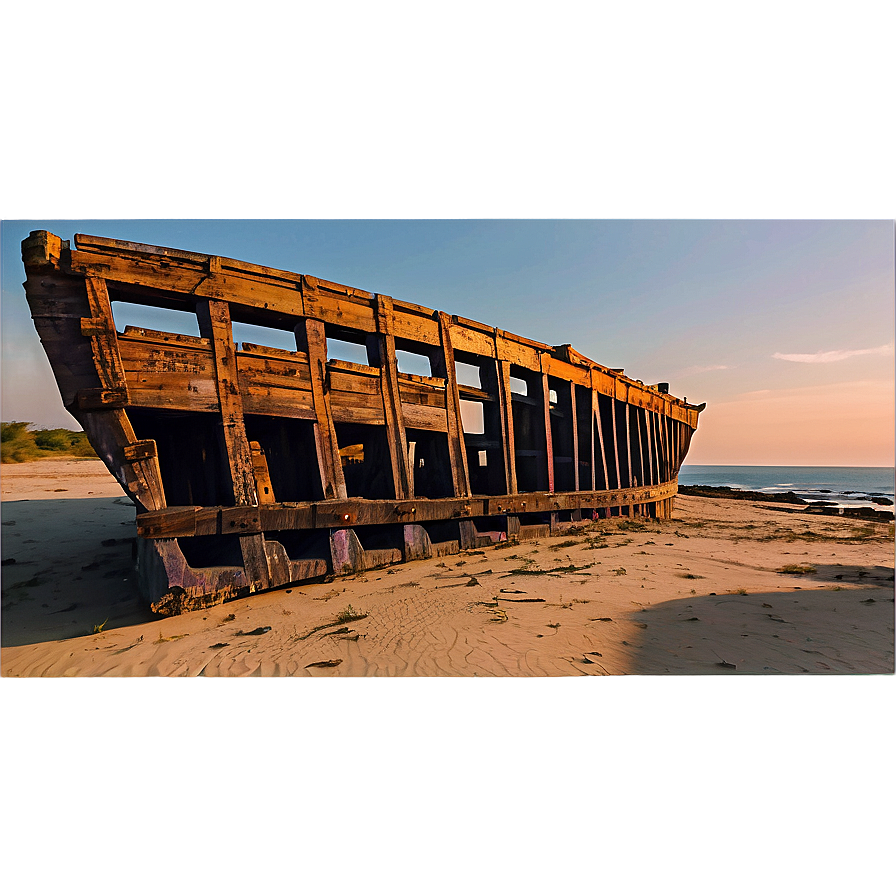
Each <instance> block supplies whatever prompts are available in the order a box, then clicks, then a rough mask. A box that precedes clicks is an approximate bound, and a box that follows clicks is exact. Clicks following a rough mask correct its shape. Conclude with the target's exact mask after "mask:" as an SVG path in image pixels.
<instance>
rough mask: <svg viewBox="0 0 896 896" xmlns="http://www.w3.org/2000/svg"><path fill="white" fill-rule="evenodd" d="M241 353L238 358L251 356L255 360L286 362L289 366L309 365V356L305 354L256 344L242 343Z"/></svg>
mask: <svg viewBox="0 0 896 896" xmlns="http://www.w3.org/2000/svg"><path fill="white" fill-rule="evenodd" d="M240 346H241V348H240V351H238V352H237V357H238V358H239V357H240V356H241V355H250V356H251V357H253V358H273V359H275V360H281V361H285V362H286V363H288V364H295V365H302V366H305V365H306V364H307V363H308V355H307V353H305V352H299V351H289V350H287V349H284V348H273V347H272V346H269V345H258V344H256V343H254V342H242V343H240Z"/></svg>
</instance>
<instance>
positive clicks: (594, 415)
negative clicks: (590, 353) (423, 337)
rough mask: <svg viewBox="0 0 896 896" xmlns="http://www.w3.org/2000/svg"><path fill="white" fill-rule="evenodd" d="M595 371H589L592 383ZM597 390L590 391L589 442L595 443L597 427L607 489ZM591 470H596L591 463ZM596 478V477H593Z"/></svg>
mask: <svg viewBox="0 0 896 896" xmlns="http://www.w3.org/2000/svg"><path fill="white" fill-rule="evenodd" d="M594 375H595V371H593V370H592V371H591V378H592V381H593V380H594ZM599 394H600V393H598V391H597V389H595V388H593V387H592V389H591V441H592V445H593V443H594V441H595V439H594V429H595V425H596V426H597V444H598V445H599V446H600V461H601V465H602V467H603V471H604V485H605V486H606V487H607V488H609V486H610V473H609V470H608V469H607V446H606V441H605V440H604V430H603V424H602V423H601V419H600V402H599V398H598V395H599ZM593 456H594V451H593V450H592V458H593ZM592 469H593V470H596V467H595V465H594V463H592ZM595 478H596V475H595Z"/></svg>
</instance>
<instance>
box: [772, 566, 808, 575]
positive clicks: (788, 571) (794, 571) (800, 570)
mask: <svg viewBox="0 0 896 896" xmlns="http://www.w3.org/2000/svg"><path fill="white" fill-rule="evenodd" d="M815 571H816V570H815V567H814V566H808V565H803V566H801V565H800V564H798V563H790V564H788V565H787V566H781V567H779V568H778V569H776V570H775V572H779V573H782V574H784V575H791V576H808V575H811V574H812V573H813V572H815Z"/></svg>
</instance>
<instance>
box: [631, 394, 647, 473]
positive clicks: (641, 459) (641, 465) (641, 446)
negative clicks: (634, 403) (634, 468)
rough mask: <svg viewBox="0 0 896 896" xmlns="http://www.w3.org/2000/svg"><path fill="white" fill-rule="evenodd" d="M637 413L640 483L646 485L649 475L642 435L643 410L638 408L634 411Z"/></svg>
mask: <svg viewBox="0 0 896 896" xmlns="http://www.w3.org/2000/svg"><path fill="white" fill-rule="evenodd" d="M633 413H634V415H635V427H636V429H637V430H638V476H639V477H640V479H641V481H640V482H639V483H638V485H646V484H647V477H646V476H645V475H644V440H643V439H642V437H641V412H640V411H639V409H638V408H635V409H634V411H633Z"/></svg>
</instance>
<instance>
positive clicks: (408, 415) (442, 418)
mask: <svg viewBox="0 0 896 896" xmlns="http://www.w3.org/2000/svg"><path fill="white" fill-rule="evenodd" d="M401 413H402V416H403V417H404V425H405V426H406V427H410V428H411V429H428V430H431V431H433V432H448V415H447V413H446V411H445V408H443V407H442V408H433V407H429V406H428V405H422V404H411V403H410V402H406V401H403V402H402V403H401Z"/></svg>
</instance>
